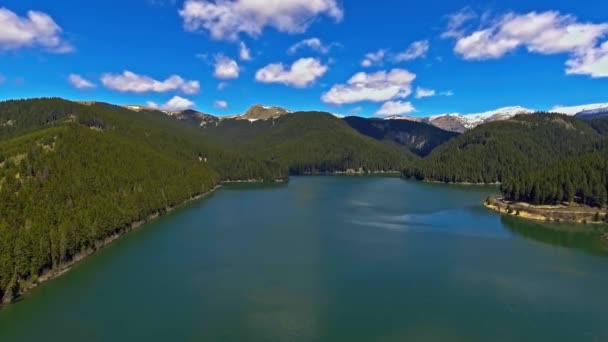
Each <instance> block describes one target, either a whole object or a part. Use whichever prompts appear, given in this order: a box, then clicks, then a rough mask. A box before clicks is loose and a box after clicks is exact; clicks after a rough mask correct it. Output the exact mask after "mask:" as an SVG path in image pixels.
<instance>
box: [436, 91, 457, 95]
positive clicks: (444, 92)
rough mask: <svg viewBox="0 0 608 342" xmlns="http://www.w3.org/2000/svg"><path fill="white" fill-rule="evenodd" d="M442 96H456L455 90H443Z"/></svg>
mask: <svg viewBox="0 0 608 342" xmlns="http://www.w3.org/2000/svg"><path fill="white" fill-rule="evenodd" d="M439 95H441V96H454V92H453V91H451V90H446V91H442V92H440V93H439Z"/></svg>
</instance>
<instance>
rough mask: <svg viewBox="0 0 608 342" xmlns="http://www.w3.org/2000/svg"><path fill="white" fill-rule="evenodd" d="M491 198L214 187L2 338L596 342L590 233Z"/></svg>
mask: <svg viewBox="0 0 608 342" xmlns="http://www.w3.org/2000/svg"><path fill="white" fill-rule="evenodd" d="M495 191H496V188H492V187H465V186H448V185H439V184H423V183H418V182H410V181H405V180H402V179H399V178H381V177H294V178H292V181H291V182H290V183H289V184H288V185H272V186H254V185H230V186H225V187H223V188H222V189H220V190H219V191H217V192H216V193H214V194H213V195H212V196H210V197H208V198H206V199H204V200H201V201H198V202H196V203H193V204H191V205H189V206H188V207H185V208H182V209H180V210H177V211H176V212H174V213H172V214H171V215H168V216H166V217H163V218H161V219H159V220H157V221H155V222H153V223H151V224H148V225H146V226H145V227H144V228H143V229H140V230H138V231H136V232H133V233H131V234H128V235H127V236H126V237H124V238H122V239H120V240H118V241H117V242H115V243H114V244H112V245H111V246H110V247H108V248H106V249H104V250H102V251H100V252H99V253H98V254H96V255H94V256H93V257H91V258H89V259H88V260H87V261H85V262H83V263H81V264H79V265H77V266H76V267H75V268H74V269H73V270H72V271H71V272H69V273H67V274H66V275H65V276H63V277H61V278H59V279H57V280H54V281H52V282H50V283H48V284H45V285H43V286H41V287H39V288H37V289H35V290H34V291H33V292H32V293H30V294H29V295H27V296H26V297H25V298H24V299H23V300H21V301H20V302H19V303H17V304H15V305H11V306H9V307H7V308H5V309H3V310H0V341H133V340H146V341H176V340H180V341H181V340H184V341H203V340H206V341H405V340H412V341H608V246H607V243H606V242H604V241H602V240H600V239H598V236H597V235H598V234H597V232H595V231H594V229H597V228H590V227H588V226H587V227H585V226H580V225H578V226H577V225H549V224H539V223H534V222H527V221H521V220H519V219H516V218H502V217H500V216H499V215H496V214H495V213H493V212H490V211H487V210H485V209H484V208H483V207H481V206H480V203H481V201H483V199H484V198H485V197H486V196H487V195H489V194H491V193H493V192H495Z"/></svg>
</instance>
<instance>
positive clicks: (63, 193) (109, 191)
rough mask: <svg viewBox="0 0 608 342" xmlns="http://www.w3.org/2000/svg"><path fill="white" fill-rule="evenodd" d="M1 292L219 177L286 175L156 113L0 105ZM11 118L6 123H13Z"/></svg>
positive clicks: (64, 104) (52, 102) (7, 293)
mask: <svg viewBox="0 0 608 342" xmlns="http://www.w3.org/2000/svg"><path fill="white" fill-rule="evenodd" d="M0 122H3V123H4V124H3V125H2V126H1V128H0V299H2V298H4V299H5V300H10V298H12V297H13V296H14V295H15V294H17V293H19V291H20V288H22V287H23V286H24V284H25V283H24V281H27V280H32V279H35V278H36V277H37V276H39V275H40V274H42V273H43V272H44V271H45V270H50V269H53V268H56V267H57V266H58V265H61V264H62V263H65V262H67V261H69V260H71V259H72V258H73V257H74V256H76V255H79V254H80V253H81V252H83V251H87V250H91V249H95V248H97V246H98V244H99V242H100V241H102V240H104V239H106V238H108V237H111V236H113V235H114V234H116V233H117V232H120V231H121V230H123V229H124V228H126V227H127V226H128V225H129V224H130V223H131V222H135V221H139V220H142V219H145V218H146V217H148V216H149V215H151V214H153V213H158V212H162V211H164V210H166V209H167V208H169V207H172V206H175V205H177V204H180V203H182V202H184V201H185V200H188V199H190V198H192V197H194V196H196V195H199V194H202V193H205V192H207V191H209V190H211V189H212V188H213V187H214V186H215V185H217V184H218V183H219V182H220V181H221V180H231V179H267V180H272V179H276V178H284V177H286V175H285V174H283V173H281V171H280V169H279V168H278V165H277V164H276V163H275V164H273V163H265V162H261V161H257V160H254V159H252V158H250V157H245V156H243V155H241V154H239V153H237V152H230V151H228V152H227V151H223V150H221V149H219V148H216V147H213V146H211V145H209V144H208V143H205V142H203V139H202V137H201V134H200V131H198V130H197V129H195V128H193V127H191V126H189V125H187V124H183V123H180V122H177V121H175V120H173V119H171V118H169V117H167V116H166V115H165V114H163V113H160V112H154V111H150V112H133V111H130V110H127V109H123V108H121V107H117V106H112V105H108V104H103V103H95V104H88V105H85V104H79V103H74V102H69V101H65V100H61V99H37V100H22V101H7V102H2V103H0ZM8 122H10V124H7V123H8Z"/></svg>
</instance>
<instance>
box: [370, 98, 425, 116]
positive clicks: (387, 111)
mask: <svg viewBox="0 0 608 342" xmlns="http://www.w3.org/2000/svg"><path fill="white" fill-rule="evenodd" d="M415 111H416V108H414V106H413V105H412V103H411V102H403V101H388V102H385V103H384V104H383V105H382V107H380V109H378V111H377V112H376V115H381V116H387V115H402V114H408V113H412V112H415Z"/></svg>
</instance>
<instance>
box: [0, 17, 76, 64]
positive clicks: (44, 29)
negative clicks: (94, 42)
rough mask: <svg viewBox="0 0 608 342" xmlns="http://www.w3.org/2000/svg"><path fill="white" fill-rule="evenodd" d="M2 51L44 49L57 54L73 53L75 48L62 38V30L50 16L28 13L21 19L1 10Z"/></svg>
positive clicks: (0, 32)
mask: <svg viewBox="0 0 608 342" xmlns="http://www.w3.org/2000/svg"><path fill="white" fill-rule="evenodd" d="M0 28H1V29H0V50H15V49H19V48H24V47H42V48H44V49H47V50H48V51H51V52H55V53H67V52H72V51H73V50H74V48H73V47H72V45H70V44H69V43H68V42H66V41H65V40H64V39H63V37H62V32H63V31H62V29H61V27H59V25H57V23H55V21H54V20H53V18H51V17H50V16H49V15H48V14H46V13H43V12H38V11H28V12H27V17H20V16H18V15H17V14H15V13H14V12H11V11H10V10H8V9H6V8H3V7H2V8H0Z"/></svg>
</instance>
